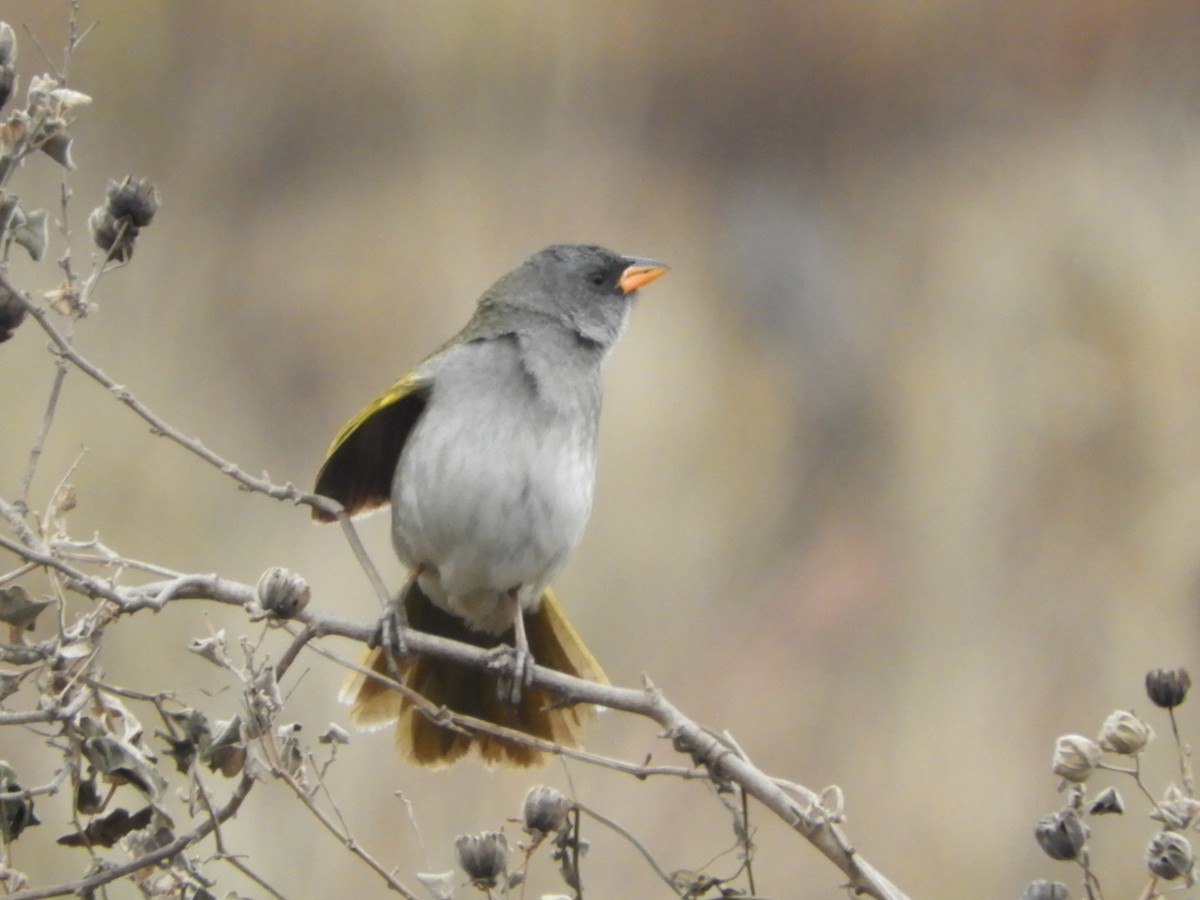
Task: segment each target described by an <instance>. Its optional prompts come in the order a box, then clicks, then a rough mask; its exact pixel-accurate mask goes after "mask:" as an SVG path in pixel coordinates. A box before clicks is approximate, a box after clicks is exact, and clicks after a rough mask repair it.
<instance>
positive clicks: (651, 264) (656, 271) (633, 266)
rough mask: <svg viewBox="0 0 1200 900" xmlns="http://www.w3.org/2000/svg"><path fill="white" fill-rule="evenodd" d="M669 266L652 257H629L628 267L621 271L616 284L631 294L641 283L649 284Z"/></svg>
mask: <svg viewBox="0 0 1200 900" xmlns="http://www.w3.org/2000/svg"><path fill="white" fill-rule="evenodd" d="M670 268H671V267H670V266H668V265H665V264H664V263H660V262H655V261H654V260H652V259H636V258H630V259H629V267H628V268H626V269H625V271H624V272H622V273H621V278H620V280H619V281H618V282H617V285H618V286H619V287H620V288H621V290H622V291H623V292H624V293H626V294H632V293H633V292H634V291H636V290H637V289H638V288H640V287H642V285H646V284H649V283H650V282H652V281H653V280H654V279H655V278H657V277H658V276H659V275H663V274H665V273H666V272H667V271H668V270H670Z"/></svg>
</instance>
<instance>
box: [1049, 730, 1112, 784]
mask: <svg viewBox="0 0 1200 900" xmlns="http://www.w3.org/2000/svg"><path fill="white" fill-rule="evenodd" d="M1100 755H1101V754H1100V745H1099V744H1097V743H1096V742H1095V741H1093V740H1092V739H1091V738H1086V737H1084V736H1083V735H1081V734H1065V735H1063V736H1062V737H1060V738H1059V739H1058V740H1057V741H1056V742H1055V744H1054V758H1053V760H1052V762H1051V768H1052V769H1053V771H1054V774H1055V775H1059V776H1061V777H1063V778H1065V779H1066V780H1067V781H1074V782H1084V781H1087V780H1088V778H1090V777H1091V774H1092V772H1094V771H1095V770H1096V766H1098V765H1099V764H1100Z"/></svg>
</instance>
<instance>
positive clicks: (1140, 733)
mask: <svg viewBox="0 0 1200 900" xmlns="http://www.w3.org/2000/svg"><path fill="white" fill-rule="evenodd" d="M1153 737H1154V729H1153V728H1151V727H1150V726H1149V725H1147V724H1146V723H1145V722H1143V721H1142V720H1141V719H1139V718H1138V717H1137V716H1136V715H1134V714H1133V713H1132V712H1126V711H1125V710H1123V709H1118V710H1117V711H1116V712H1114V713H1112V714H1111V715H1110V716H1109V717H1108V718H1107V719H1105V720H1104V724H1103V725H1102V726H1101V728H1100V747H1101V749H1103V750H1108V751H1109V752H1111V753H1122V754H1124V755H1126V756H1134V755H1136V754H1138V753H1140V752H1141V751H1142V750H1143V749H1144V748H1145V746H1146V744H1148V743H1149V742H1150V739H1151V738H1153Z"/></svg>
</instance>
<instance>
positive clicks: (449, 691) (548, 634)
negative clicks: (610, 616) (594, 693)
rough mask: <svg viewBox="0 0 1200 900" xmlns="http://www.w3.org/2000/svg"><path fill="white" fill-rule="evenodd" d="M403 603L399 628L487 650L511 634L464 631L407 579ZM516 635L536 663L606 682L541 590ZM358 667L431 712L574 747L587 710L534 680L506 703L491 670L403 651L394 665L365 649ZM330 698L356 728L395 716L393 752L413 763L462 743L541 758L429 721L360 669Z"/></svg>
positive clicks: (435, 760) (465, 747) (434, 762)
mask: <svg viewBox="0 0 1200 900" xmlns="http://www.w3.org/2000/svg"><path fill="white" fill-rule="evenodd" d="M404 607H405V611H406V612H407V614H408V624H409V626H410V627H412V628H414V629H415V630H417V631H424V632H428V633H431V634H436V635H438V636H440V637H445V638H449V639H452V640H457V641H463V642H465V643H468V644H474V645H475V646H479V647H485V648H489V649H490V648H491V647H493V646H495V645H496V644H497V643H498V642H507V643H508V644H510V645H511V644H512V643H513V636H512V632H511V631H510V632H508V633H507V634H505V635H503V636H501V637H500V638H496V637H494V636H491V635H487V634H482V633H480V632H476V631H472V630H470V629H469V628H467V626H466V624H465V623H464V622H463V621H462V620H461V619H459V618H458V617H457V616H454V615H451V614H450V613H447V612H445V611H444V610H442V609H440V608H439V607H437V606H434V604H433V603H432V602H431V601H430V600H429V599H428V598H427V597H426V596H425V594H424V593H423V592H422V591H421V589H420V588H419V587H418V586H417V584H416V583H415V581H414V582H411V583H410V584H409V586H408V588H407V590H406V592H405V597H404ZM525 634H526V637H527V638H528V641H529V650H530V653H531V654H532V655H533V659H534V661H535V662H536V663H537V664H538V665H541V666H546V667H547V668H550V669H555V670H557V671H559V672H562V673H564V674H566V675H574V676H576V677H578V678H585V679H587V680H589V681H598V682H600V683H602V684H608V683H609V682H608V676H607V675H605V674H604V670H603V669H602V668H601V667H600V663H598V662H597V661H596V658H595V657H594V656H592V654H591V652H590V651H589V650H588V649H587V647H586V646H584V643H583V641H582V640H581V639H580V637H579V634H578V632H576V631H575V629H574V628H573V627H572V626H571V623H570V622H568V621H567V618H566V616H565V615H564V614H563V611H562V607H560V606H559V604H558V601H557V600H556V599H555V597H554V593H553V592H552V591H550V590H549V589H547V590H546V591H545V592H544V593H543V594H542V602H541V603H540V604H539V605H538V608H537V610H536V611H534V612H532V613H526V614H525ZM362 667H363V668H364V669H368V670H370V671H372V672H378V673H380V674H381V675H384V676H386V677H388V678H396V679H398V680H399V681H400V682H401V683H402V684H403V685H405V686H406V687H408V688H411V689H412V690H413V691H415V692H416V693H418V694H420V695H421V696H422V697H424V698H425V699H426V700H428V701H429V702H430V703H431V704H432V705H433V707H434V708H435V709H438V708H442V707H444V708H446V709H448V710H451V711H453V712H456V713H460V714H462V715H467V716H471V717H474V718H477V719H482V720H483V721H486V722H491V723H493V724H496V725H502V726H504V727H505V728H511V729H513V730H515V731H521V732H524V733H525V734H529V735H533V736H534V737H538V738H542V739H543V740H547V741H553V742H554V743H556V744H561V745H563V746H566V747H578V746H579V744H580V736H581V734H582V731H583V727H584V725H585V724H586V723H587V722H588V721H589V720H591V719H592V718H593V717H594V716H595V707H593V706H592V705H591V704H580V703H576V704H564V703H563V701H562V699H561V698H559V697H557V696H556V695H554V694H552V693H551V692H549V691H545V690H542V689H541V688H535V687H527V688H526V689H525V690H524V691H523V692H522V694H521V700H520V702H519V703H517V704H512V703H509V702H508V701H506V700H504V699H502V698H501V696H500V689H499V684H498V678H497V675H496V674H495V673H492V672H488V671H484V670H481V669H478V668H472V667H470V666H464V665H460V664H458V663H455V662H451V661H448V660H442V659H433V658H430V657H413V658H410V659H404V660H400V661H398V662H397V661H394V660H393V659H391V658H390V656H389V654H388V653H387V652H386V651H384V650H382V649H381V648H375V649H372V650H368V651H367V652H366V654H365V655H364V656H363V660H362ZM340 699H341V700H342V702H343V703H348V704H349V705H350V721H352V722H353V723H354V724H355V725H357V726H359V727H360V728H365V729H368V730H373V729H378V728H383V727H386V726H387V725H389V724H391V723H392V722H395V723H396V751H397V753H399V754H400V755H401V756H403V757H405V758H407V759H409V760H411V761H412V762H414V763H416V764H418V765H422V766H429V767H432V768H440V767H442V766H447V765H449V764H450V763H452V762H454V761H455V760H457V759H459V758H460V757H462V756H464V755H465V754H467V753H468V752H469V751H470V750H471V749H472V748H478V750H479V753H480V756H481V757H482V758H483V761H484V762H485V763H487V764H488V765H494V764H497V763H499V764H501V765H508V766H533V765H538V764H539V763H541V762H543V761H544V759H543V757H544V753H543V752H542V751H540V750H538V749H537V748H535V747H530V746H528V745H524V744H518V743H515V742H514V741H511V740H506V739H504V738H502V737H498V736H496V735H491V734H485V733H483V732H476V731H470V730H468V729H466V728H464V727H460V726H458V725H441V724H438V723H437V722H435V721H434V720H433V718H432V717H431V715H430V714H429V712H428V711H422V709H421V708H419V707H418V706H417V705H416V704H414V702H413V701H412V700H411V699H409V698H408V697H405V696H404V695H403V694H401V693H400V692H399V691H396V690H393V689H391V688H389V687H388V686H387V685H385V684H383V683H382V682H380V681H379V680H377V679H375V678H371V677H370V676H368V675H366V674H364V673H362V672H351V673H350V675H349V676H348V677H347V679H346V682H345V684H344V685H343V686H342V692H341V698H340Z"/></svg>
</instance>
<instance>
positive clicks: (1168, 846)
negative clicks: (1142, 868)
mask: <svg viewBox="0 0 1200 900" xmlns="http://www.w3.org/2000/svg"><path fill="white" fill-rule="evenodd" d="M1194 862H1195V858H1194V857H1193V856H1192V845H1191V844H1189V843H1188V839H1187V838H1185V837H1184V836H1183V835H1182V834H1180V833H1179V832H1178V831H1160V832H1159V833H1158V834H1156V835H1155V836H1154V837H1153V838H1151V839H1150V843H1149V844H1148V845H1147V846H1146V867H1147V868H1149V869H1150V871H1151V872H1153V873H1154V874H1155V875H1157V876H1158V877H1159V878H1165V879H1167V880H1168V881H1171V880H1173V879H1175V878H1179V877H1180V876H1182V875H1186V874H1187V873H1188V872H1190V871H1191V870H1192V864H1193V863H1194Z"/></svg>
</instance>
